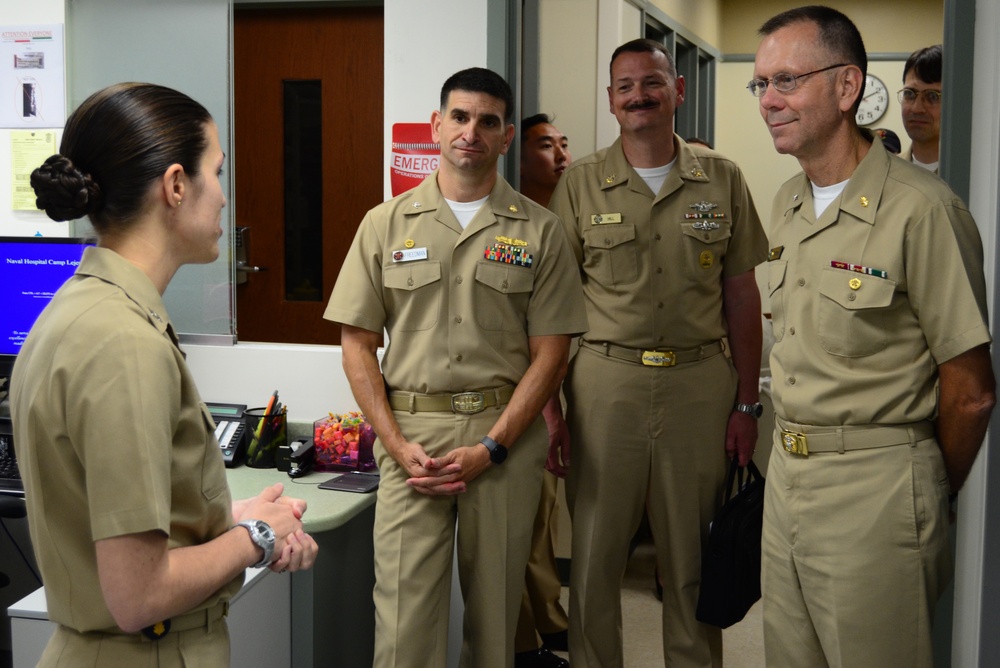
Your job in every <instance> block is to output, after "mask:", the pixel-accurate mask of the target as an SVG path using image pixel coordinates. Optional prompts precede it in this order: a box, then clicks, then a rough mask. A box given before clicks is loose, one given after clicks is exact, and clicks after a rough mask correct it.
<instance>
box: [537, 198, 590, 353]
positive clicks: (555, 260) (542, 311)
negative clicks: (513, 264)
mask: <svg viewBox="0 0 1000 668" xmlns="http://www.w3.org/2000/svg"><path fill="white" fill-rule="evenodd" d="M539 213H540V214H541V216H544V217H545V218H548V220H545V221H542V222H543V223H544V224H545V228H544V229H545V233H544V243H545V254H544V260H543V261H542V262H540V263H539V264H538V266H537V267H536V269H535V272H536V273H535V284H534V288H533V291H532V295H531V302H530V304H529V306H528V336H547V335H554V334H568V335H571V336H574V335H576V334H582V333H583V332H585V331H587V313H586V305H585V303H584V299H583V286H582V284H581V282H580V270H579V264H578V263H577V262H575V261H574V258H573V254H572V253H571V252H570V245H569V242H568V241H567V239H566V238H565V235H564V234H563V233H562V231H561V230H560V227H561V226H560V225H559V223H558V221H557V220H556V219H555V218H554V217H553V216H552V215H551V214H550V213H549V212H548V211H545V210H544V209H542V210H540V211H539ZM532 223H535V221H534V220H532Z"/></svg>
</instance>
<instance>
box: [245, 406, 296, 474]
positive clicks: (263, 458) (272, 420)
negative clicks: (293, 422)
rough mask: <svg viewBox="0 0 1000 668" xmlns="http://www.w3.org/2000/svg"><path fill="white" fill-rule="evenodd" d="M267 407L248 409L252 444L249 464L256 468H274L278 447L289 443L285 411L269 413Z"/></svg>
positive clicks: (249, 449)
mask: <svg viewBox="0 0 1000 668" xmlns="http://www.w3.org/2000/svg"><path fill="white" fill-rule="evenodd" d="M266 413H267V409H266V408H251V409H249V410H247V411H246V413H245V416H246V422H247V430H248V431H249V433H250V445H249V447H247V466H249V467H251V468H255V469H273V468H274V467H275V463H276V461H277V454H278V448H279V447H281V446H283V445H287V444H288V421H287V420H286V419H285V413H284V411H282V412H281V413H277V414H274V415H267V414H266Z"/></svg>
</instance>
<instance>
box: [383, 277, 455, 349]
mask: <svg viewBox="0 0 1000 668" xmlns="http://www.w3.org/2000/svg"><path fill="white" fill-rule="evenodd" d="M440 280H441V263H440V262H434V261H420V262H407V263H405V264H397V265H393V266H391V267H386V268H385V269H383V270H382V285H383V286H384V287H385V288H386V289H387V290H388V291H389V292H390V299H392V301H393V304H392V306H393V308H392V313H393V315H394V317H395V320H396V324H395V327H394V328H395V329H397V330H399V331H401V332H416V331H421V330H425V329H430V328H431V327H433V326H434V325H436V324H437V321H438V316H439V314H440V312H441V292H442V291H441V289H440V286H439V285H435V284H436V283H438V282H439V281H440Z"/></svg>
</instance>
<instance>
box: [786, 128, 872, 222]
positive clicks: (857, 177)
mask: <svg viewBox="0 0 1000 668" xmlns="http://www.w3.org/2000/svg"><path fill="white" fill-rule="evenodd" d="M890 159H891V156H890V155H889V152H888V151H886V150H885V147H884V146H882V140H881V139H879V138H878V137H875V140H874V141H873V142H872V145H871V148H870V149H869V150H868V154H867V155H866V156H865V157H864V158H862V160H861V162H860V163H859V164H858V166H857V167H856V168H855V169H854V173H853V174H851V178H850V180H849V181H848V182H847V186H845V187H844V192H842V193H841V194H840V200H839V210H840V211H845V212H847V213H849V214H851V215H852V216H854V217H855V218H857V219H858V220H863V221H864V222H866V223H868V224H869V225H874V224H875V213H876V212H877V211H878V207H879V202H880V201H881V200H882V191H883V189H884V188H885V180H886V177H887V176H888V174H889V164H890V163H889V161H890ZM789 193H790V194H791V197H790V198H789V200H788V201H787V202H785V214H787V213H788V212H789V211H791V210H793V209H796V208H798V207H801V206H803V205H805V204H806V203H807V202H808V203H811V202H812V199H813V197H812V184H811V183H810V182H809V179H808V178H807V177H806V175H805V174H804V173H803V174H799V175H798V176H797V177H795V178H794V179H793V180H792V187H791V189H790V190H789ZM828 213H829V211H826V212H824V213H823V218H824V219H825V218H828V216H827V214H828ZM802 216H803V217H804V218H805V219H807V220H809V221H813V213H812V210H811V209H809V210H807V211H805V212H804V213H802ZM836 219H837V217H836V216H834V217H833V218H832V221H836ZM832 221H831V222H832Z"/></svg>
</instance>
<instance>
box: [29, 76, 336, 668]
mask: <svg viewBox="0 0 1000 668" xmlns="http://www.w3.org/2000/svg"><path fill="white" fill-rule="evenodd" d="M223 160H224V155H223V153H222V149H221V147H220V145H219V138H218V130H217V128H216V125H215V123H214V122H213V121H212V118H211V116H210V115H209V113H208V112H207V111H206V110H205V108H204V107H202V106H201V105H200V104H198V103H197V102H195V101H194V100H192V99H191V98H189V97H188V96H186V95H184V94H183V93H179V92H177V91H175V90H171V89H169V88H164V87H162V86H157V85H153V84H142V83H124V84H117V85H114V86H110V87H108V88H105V89H103V90H101V91H99V92H97V93H95V94H94V95H92V96H90V97H89V98H87V100H86V101H84V103H83V104H82V105H81V106H80V108H79V109H77V110H76V111H75V112H74V113H73V114H72V115H71V116H70V118H69V120H68V121H67V124H66V129H65V132H64V135H63V139H62V143H61V145H60V150H59V154H57V155H54V156H52V157H50V158H49V159H48V160H46V161H45V164H43V165H42V166H41V167H39V168H38V169H36V170H35V171H34V172H33V173H32V175H31V185H32V187H33V188H34V189H35V194H36V196H37V205H38V207H39V208H40V209H43V210H44V211H45V212H46V213H47V214H48V215H49V217H50V218H52V219H54V220H58V221H63V220H72V219H75V218H80V217H82V216H87V217H88V218H89V219H90V221H91V223H92V224H93V227H94V229H95V231H96V232H97V236H98V244H97V246H96V247H94V248H88V249H87V250H86V252H85V253H84V256H83V259H82V261H81V263H80V266H79V268H78V269H77V271H76V274H75V275H74V276H73V277H72V278H70V279H69V280H68V281H67V282H66V284H65V285H64V286H63V287H62V288H61V289H60V290H59V291H58V292H57V293H56V295H55V297H54V298H53V299H52V302H51V303H50V304H49V305H48V307H47V308H46V309H45V311H44V312H43V313H42V315H41V316H39V318H38V321H37V322H36V323H35V325H34V327H32V329H31V332H30V333H29V334H28V337H27V339H26V341H25V343H24V346H23V347H22V349H21V352H20V354H19V355H18V359H17V362H16V364H15V366H14V372H13V374H12V379H11V392H10V396H11V398H10V402H11V415H12V418H13V423H14V435H15V443H16V445H15V447H16V449H17V459H18V463H19V465H20V470H21V475H22V478H23V479H24V485H25V500H26V502H27V506H28V521H29V526H30V530H31V539H32V543H33V545H34V549H35V555H36V557H37V560H38V565H39V568H40V570H41V573H42V579H43V581H44V583H45V595H46V600H47V602H48V613H49V618H50V619H51V620H52V621H53V622H56V624H57V625H58V626H57V628H56V631H55V633H54V634H53V636H52V638H51V639H50V641H49V643H48V646H47V647H46V649H45V652H44V654H43V656H42V660H41V662H40V663H39V665H40V666H69V665H72V666H123V667H124V666H155V665H159V666H182V665H183V666H211V667H213V668H215V667H217V666H228V665H229V636H228V632H227V630H226V624H225V620H224V616H225V613H226V611H227V609H228V602H229V600H230V599H231V598H232V597H233V595H234V594H235V593H236V592H237V591H238V590H239V588H240V586H241V585H242V582H243V573H244V571H245V570H246V568H247V567H249V566H253V565H257V566H269V567H270V568H271V569H272V570H275V571H285V570H298V569H302V568H309V567H311V566H312V564H313V562H314V561H315V558H316V552H317V546H316V543H315V541H314V540H313V539H312V537H311V536H309V535H308V534H305V533H304V532H303V531H302V523H301V516H302V513H303V512H305V502H304V501H301V500H298V499H291V498H288V497H284V496H282V487H281V485H280V484H278V485H274V486H272V487H269V488H267V489H265V490H264V491H263V492H261V494H260V495H258V496H256V497H254V498H251V499H246V500H243V501H237V502H235V503H234V502H233V501H232V499H231V497H230V494H229V488H228V486H227V484H226V475H225V468H224V466H223V462H222V457H221V455H220V452H219V447H218V443H217V442H216V440H215V436H214V430H215V425H214V423H213V421H212V418H211V416H210V414H209V412H208V409H207V408H206V406H205V404H204V402H202V400H201V397H200V396H199V395H198V390H197V389H196V388H195V385H194V380H193V378H192V377H191V374H190V372H189V371H188V368H187V366H186V364H185V362H184V353H183V352H182V351H181V349H180V347H179V345H178V341H177V336H176V334H175V332H174V328H173V326H172V325H171V323H170V319H169V316H168V315H167V312H166V309H165V308H164V305H163V301H162V299H161V295H162V294H163V292H164V290H166V288H167V284H168V283H169V282H170V279H171V278H172V277H173V275H174V273H175V272H176V271H177V269H178V268H179V267H180V266H181V265H183V264H187V263H206V262H212V261H213V260H215V259H216V258H217V257H218V255H219V237H220V236H221V235H222V228H221V226H220V225H221V220H222V208H223V207H224V206H225V204H226V200H225V196H224V195H223V192H222V186H221V184H220V183H219V175H220V173H221V170H222V163H223Z"/></svg>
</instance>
